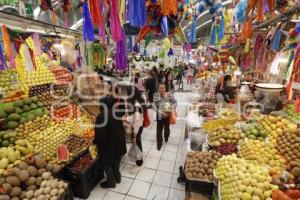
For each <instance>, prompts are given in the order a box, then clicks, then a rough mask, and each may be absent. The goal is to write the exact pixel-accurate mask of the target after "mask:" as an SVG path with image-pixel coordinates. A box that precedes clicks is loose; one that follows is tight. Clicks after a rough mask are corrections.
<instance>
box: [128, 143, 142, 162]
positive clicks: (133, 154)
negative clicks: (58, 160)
mask: <svg viewBox="0 0 300 200" xmlns="http://www.w3.org/2000/svg"><path fill="white" fill-rule="evenodd" d="M128 157H129V158H130V160H132V161H137V160H142V159H143V152H142V151H141V150H140V148H139V147H138V146H137V145H136V144H132V145H131V147H130V150H129V152H128Z"/></svg>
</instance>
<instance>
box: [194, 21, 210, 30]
mask: <svg viewBox="0 0 300 200" xmlns="http://www.w3.org/2000/svg"><path fill="white" fill-rule="evenodd" d="M210 23H212V20H208V21H207V22H205V23H203V24H201V25H200V26H197V28H196V30H198V29H199V28H201V27H203V26H206V25H207V24H210Z"/></svg>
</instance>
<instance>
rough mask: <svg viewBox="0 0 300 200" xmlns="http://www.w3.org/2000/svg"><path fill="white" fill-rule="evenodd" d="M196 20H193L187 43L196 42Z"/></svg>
mask: <svg viewBox="0 0 300 200" xmlns="http://www.w3.org/2000/svg"><path fill="white" fill-rule="evenodd" d="M196 29H197V28H196V20H195V19H193V21H192V24H191V32H190V34H189V42H190V43H196V42H197V30H196Z"/></svg>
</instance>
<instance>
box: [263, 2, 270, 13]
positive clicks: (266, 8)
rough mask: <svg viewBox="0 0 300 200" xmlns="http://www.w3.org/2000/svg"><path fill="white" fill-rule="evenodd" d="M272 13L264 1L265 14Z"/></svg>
mask: <svg viewBox="0 0 300 200" xmlns="http://www.w3.org/2000/svg"><path fill="white" fill-rule="evenodd" d="M268 12H270V9H269V6H268V3H267V0H264V13H268Z"/></svg>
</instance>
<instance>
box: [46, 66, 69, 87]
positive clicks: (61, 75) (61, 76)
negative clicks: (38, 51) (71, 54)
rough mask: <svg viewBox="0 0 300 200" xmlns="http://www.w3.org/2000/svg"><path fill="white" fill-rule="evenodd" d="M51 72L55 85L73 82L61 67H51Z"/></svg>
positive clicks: (67, 71)
mask: <svg viewBox="0 0 300 200" xmlns="http://www.w3.org/2000/svg"><path fill="white" fill-rule="evenodd" d="M50 70H51V72H52V73H53V74H54V76H55V79H56V82H57V84H59V85H60V84H70V83H71V82H72V81H73V76H72V74H71V73H70V72H69V70H68V69H66V68H63V67H51V68H50Z"/></svg>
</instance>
